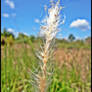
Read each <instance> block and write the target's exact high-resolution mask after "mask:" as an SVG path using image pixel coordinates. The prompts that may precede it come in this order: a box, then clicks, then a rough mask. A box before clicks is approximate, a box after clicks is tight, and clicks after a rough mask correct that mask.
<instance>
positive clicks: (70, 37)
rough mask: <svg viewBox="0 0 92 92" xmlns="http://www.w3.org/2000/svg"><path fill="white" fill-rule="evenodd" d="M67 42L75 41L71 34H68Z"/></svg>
mask: <svg viewBox="0 0 92 92" xmlns="http://www.w3.org/2000/svg"><path fill="white" fill-rule="evenodd" d="M68 39H69V41H71V42H72V41H74V40H75V37H74V35H73V34H70V35H69V37H68Z"/></svg>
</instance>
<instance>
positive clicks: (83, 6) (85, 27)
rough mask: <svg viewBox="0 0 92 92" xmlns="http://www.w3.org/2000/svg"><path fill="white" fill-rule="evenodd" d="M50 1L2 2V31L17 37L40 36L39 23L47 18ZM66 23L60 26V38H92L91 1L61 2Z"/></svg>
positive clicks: (12, 0)
mask: <svg viewBox="0 0 92 92" xmlns="http://www.w3.org/2000/svg"><path fill="white" fill-rule="evenodd" d="M49 1H50V0H1V29H2V30H3V28H4V27H5V28H7V29H8V30H9V31H12V32H13V33H14V34H15V35H17V34H18V32H23V33H25V34H28V35H35V36H37V35H38V32H39V31H40V25H39V23H38V22H39V21H40V20H41V19H42V18H43V17H44V16H45V12H44V5H47V6H48V5H49ZM60 3H61V5H62V6H63V7H64V8H63V10H62V11H61V15H62V16H64V15H65V16H66V19H65V23H64V24H63V25H61V26H60V30H61V32H59V33H58V35H57V37H58V38H67V37H68V36H69V34H73V35H74V36H75V37H76V38H77V39H78V38H79V39H84V38H86V37H88V36H91V27H90V26H91V0H61V1H60Z"/></svg>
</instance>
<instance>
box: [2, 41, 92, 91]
mask: <svg viewBox="0 0 92 92" xmlns="http://www.w3.org/2000/svg"><path fill="white" fill-rule="evenodd" d="M38 42H39V41H38ZM38 42H37V41H36V42H34V43H32V42H31V41H29V43H28V44H27V43H23V42H16V43H14V44H13V45H12V46H1V91H2V92H33V87H32V85H31V83H30V78H31V76H30V74H29V70H30V69H31V68H32V66H33V65H35V61H37V58H36V57H35V49H37V47H39V43H38ZM90 48H91V46H90V45H85V44H79V43H62V42H58V43H57V48H56V50H55V54H54V64H55V66H54V75H53V81H52V83H51V85H50V87H49V90H48V92H91V50H90Z"/></svg>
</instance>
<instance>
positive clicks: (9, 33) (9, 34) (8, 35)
mask: <svg viewBox="0 0 92 92" xmlns="http://www.w3.org/2000/svg"><path fill="white" fill-rule="evenodd" d="M2 35H3V36H5V37H10V36H12V38H15V37H14V34H13V33H12V32H8V31H7V29H6V28H4V29H3V33H2Z"/></svg>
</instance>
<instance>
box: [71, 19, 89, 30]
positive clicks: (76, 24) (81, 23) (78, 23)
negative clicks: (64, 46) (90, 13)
mask: <svg viewBox="0 0 92 92" xmlns="http://www.w3.org/2000/svg"><path fill="white" fill-rule="evenodd" d="M70 27H71V28H79V29H81V30H88V29H90V25H89V23H88V21H87V20H85V19H77V20H75V21H73V22H72V23H71V24H70Z"/></svg>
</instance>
